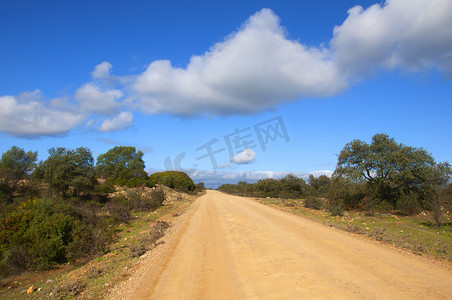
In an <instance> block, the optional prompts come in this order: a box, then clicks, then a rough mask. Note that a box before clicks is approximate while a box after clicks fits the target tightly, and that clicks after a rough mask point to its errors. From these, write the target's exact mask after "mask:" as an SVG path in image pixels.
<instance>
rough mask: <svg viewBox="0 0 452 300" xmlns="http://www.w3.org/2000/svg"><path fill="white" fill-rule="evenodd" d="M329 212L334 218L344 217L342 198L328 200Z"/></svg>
mask: <svg viewBox="0 0 452 300" xmlns="http://www.w3.org/2000/svg"><path fill="white" fill-rule="evenodd" d="M328 211H329V212H330V213H331V215H332V216H343V215H344V201H343V200H342V199H340V198H336V199H334V198H333V199H328Z"/></svg>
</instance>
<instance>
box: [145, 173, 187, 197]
mask: <svg viewBox="0 0 452 300" xmlns="http://www.w3.org/2000/svg"><path fill="white" fill-rule="evenodd" d="M149 184H150V186H155V185H156V184H162V185H166V186H167V187H169V188H171V189H176V190H178V191H181V192H192V191H194V190H195V188H196V186H195V183H194V182H193V180H192V179H191V178H190V177H189V176H188V175H187V174H185V173H184V172H179V171H165V172H157V173H154V174H152V175H151V176H149Z"/></svg>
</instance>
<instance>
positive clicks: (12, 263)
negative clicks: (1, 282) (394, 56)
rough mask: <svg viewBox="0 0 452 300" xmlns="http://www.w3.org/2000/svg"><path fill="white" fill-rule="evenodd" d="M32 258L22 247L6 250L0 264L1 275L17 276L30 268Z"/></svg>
mask: <svg viewBox="0 0 452 300" xmlns="http://www.w3.org/2000/svg"><path fill="white" fill-rule="evenodd" d="M31 262H32V258H31V255H30V253H28V251H27V249H26V248H25V247H24V246H20V245H19V246H14V247H12V248H11V249H9V250H7V251H6V253H5V254H4V255H3V259H2V261H1V262H0V271H1V273H2V274H3V275H12V274H17V273H20V272H22V271H25V270H27V269H29V268H30V266H31Z"/></svg>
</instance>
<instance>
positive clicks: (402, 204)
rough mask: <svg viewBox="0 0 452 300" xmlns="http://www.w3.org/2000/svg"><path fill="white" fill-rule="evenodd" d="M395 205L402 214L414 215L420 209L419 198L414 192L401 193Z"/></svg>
mask: <svg viewBox="0 0 452 300" xmlns="http://www.w3.org/2000/svg"><path fill="white" fill-rule="evenodd" d="M396 207H397V209H398V210H399V212H400V214H402V215H407V216H409V215H414V214H416V213H419V212H420V211H421V207H420V204H419V199H418V197H417V195H416V194H415V193H409V194H402V196H401V197H400V198H399V199H398V200H397V202H396Z"/></svg>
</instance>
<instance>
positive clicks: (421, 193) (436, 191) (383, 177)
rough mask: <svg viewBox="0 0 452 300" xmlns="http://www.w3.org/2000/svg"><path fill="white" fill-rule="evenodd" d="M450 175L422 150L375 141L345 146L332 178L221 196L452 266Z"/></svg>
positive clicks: (248, 187)
mask: <svg viewBox="0 0 452 300" xmlns="http://www.w3.org/2000/svg"><path fill="white" fill-rule="evenodd" d="M451 173H452V170H451V167H450V165H449V163H448V162H443V163H437V162H436V161H435V160H434V158H433V157H432V155H431V154H430V153H428V152H427V150H425V149H423V148H415V147H410V146H406V145H403V144H401V143H397V142H396V141H395V140H394V139H393V138H390V137H389V136H388V135H386V134H376V135H374V136H373V138H372V142H371V143H370V144H368V143H366V142H364V141H360V140H354V141H352V142H350V143H348V144H346V145H345V147H344V148H343V149H342V151H341V152H340V154H339V157H338V163H337V167H336V170H335V172H334V173H333V176H332V177H331V178H329V177H327V176H325V175H322V176H319V177H317V178H316V177H314V176H313V175H310V176H309V179H308V182H305V181H304V180H303V179H302V178H298V177H296V176H294V175H292V174H289V175H287V176H286V177H284V178H281V179H279V180H277V179H263V180H259V181H257V182H256V183H247V182H239V183H238V184H224V185H221V186H220V187H219V188H218V189H219V190H220V191H223V192H226V193H230V194H235V195H240V196H248V197H258V198H261V201H263V202H265V203H270V204H274V205H278V206H285V207H289V208H290V209H291V210H293V211H294V212H296V213H300V214H303V215H308V216H310V217H312V218H314V219H316V220H320V221H322V222H326V223H328V224H331V225H334V226H337V227H340V228H342V229H344V230H347V231H351V232H355V233H361V234H367V235H369V237H371V238H375V239H377V240H382V241H386V242H388V243H392V244H395V245H397V246H401V247H405V248H409V249H411V250H413V251H415V252H419V253H428V254H431V255H434V256H436V257H441V258H446V259H449V260H451V257H452V256H451V252H452V248H451V245H452V220H451V214H450V212H451V211H452V183H451V182H450V175H451Z"/></svg>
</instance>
